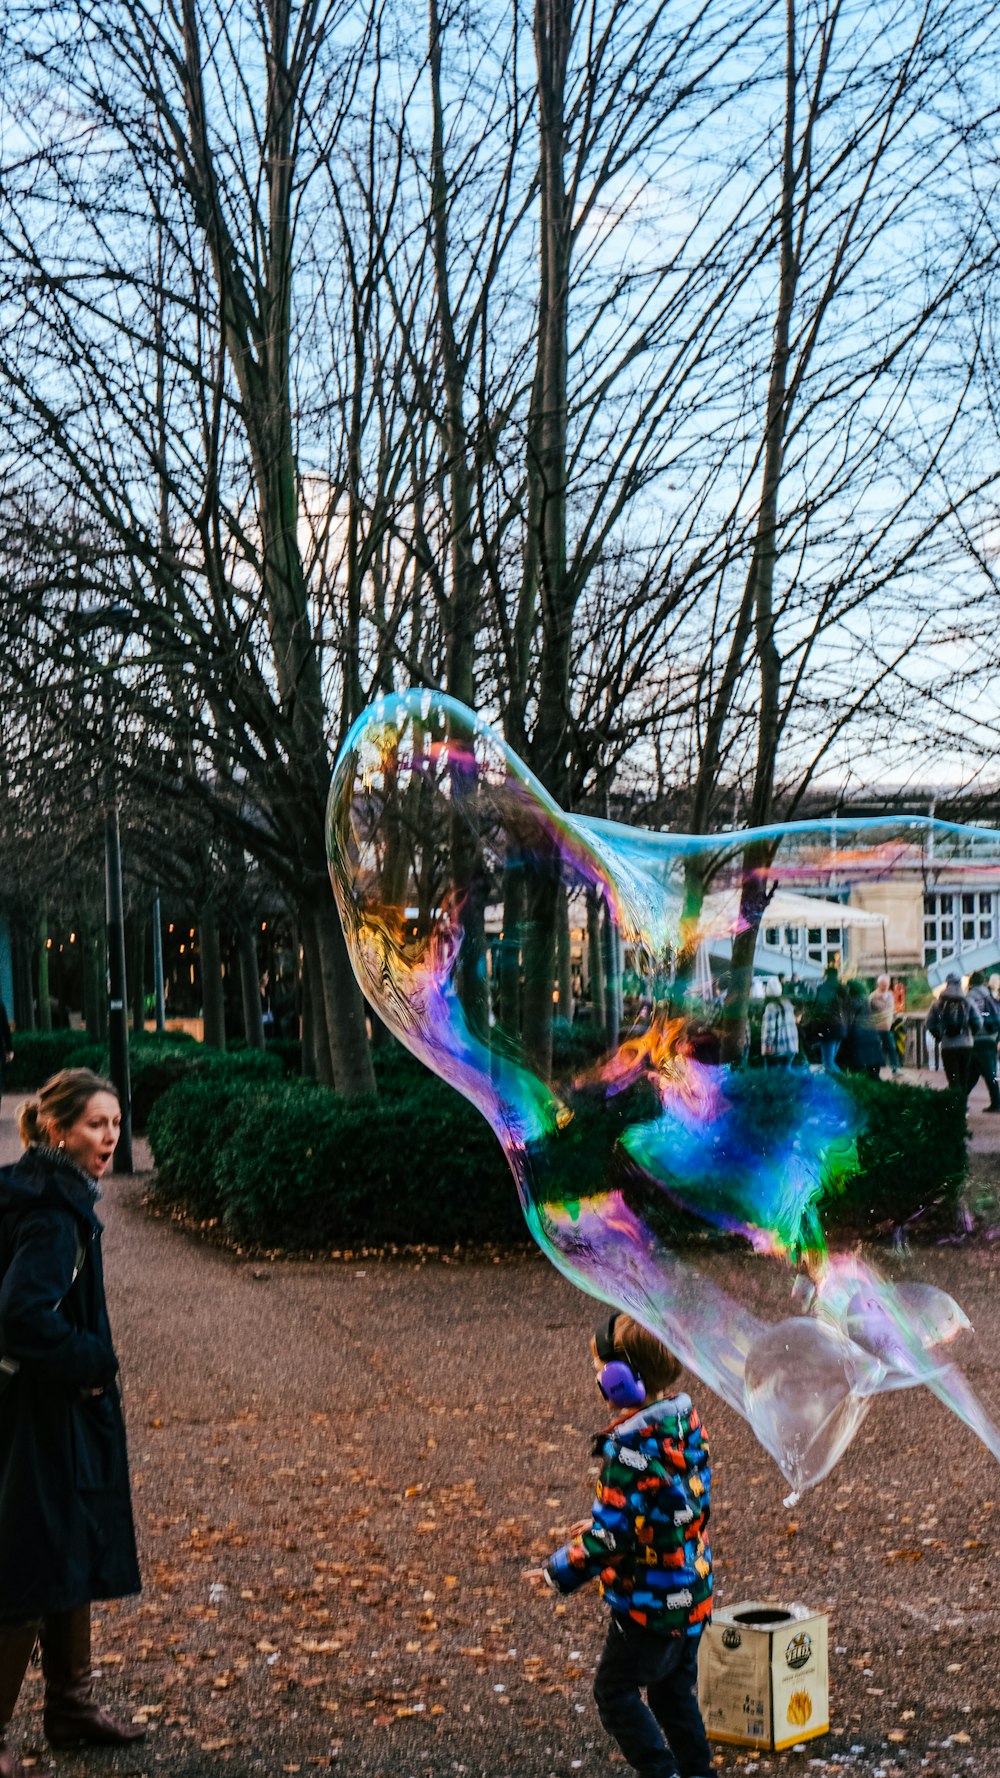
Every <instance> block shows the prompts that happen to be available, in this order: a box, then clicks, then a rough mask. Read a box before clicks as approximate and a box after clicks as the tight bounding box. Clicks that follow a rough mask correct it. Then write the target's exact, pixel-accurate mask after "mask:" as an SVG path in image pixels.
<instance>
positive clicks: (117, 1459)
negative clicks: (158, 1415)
mask: <svg viewBox="0 0 1000 1778" xmlns="http://www.w3.org/2000/svg"><path fill="white" fill-rule="evenodd" d="M120 1122H121V1112H120V1109H119V1105H118V1099H117V1096H116V1093H115V1090H114V1088H113V1087H112V1086H111V1085H109V1083H108V1082H107V1081H106V1080H101V1079H100V1077H99V1076H98V1075H96V1074H92V1073H91V1072H90V1070H89V1069H87V1068H69V1069H66V1070H64V1071H63V1072H62V1073H61V1074H55V1075H53V1077H52V1079H51V1080H49V1081H47V1082H46V1084H45V1086H44V1087H43V1088H42V1090H41V1092H40V1093H39V1094H38V1096H37V1098H35V1099H32V1100H29V1101H28V1103H27V1104H26V1105H22V1107H21V1110H20V1112H19V1115H18V1127H19V1129H20V1133H21V1140H22V1142H24V1143H25V1145H26V1149H25V1153H24V1154H23V1155H22V1157H21V1159H20V1161H18V1163H17V1165H16V1166H14V1167H5V1168H3V1169H0V1391H2V1393H0V1778H27V1774H26V1772H25V1768H24V1766H23V1765H22V1764H21V1761H20V1760H19V1759H18V1758H17V1756H16V1755H15V1754H14V1752H13V1751H12V1750H11V1749H9V1748H7V1747H6V1746H5V1733H6V1730H7V1726H8V1724H9V1723H10V1719H11V1717H12V1716H13V1713H14V1706H15V1704H16V1702H17V1697H18V1693H19V1692H20V1689H21V1683H22V1681H23V1679H24V1674H25V1671H26V1669H27V1666H28V1662H29V1661H30V1659H31V1655H32V1651H33V1648H34V1645H35V1641H36V1639H37V1640H38V1641H40V1643H41V1652H42V1673H43V1676H44V1680H45V1715H44V1727H45V1734H46V1736H47V1738H48V1740H49V1742H50V1743H51V1745H52V1746H53V1747H79V1746H84V1745H102V1746H112V1747H113V1746H120V1745H121V1744H123V1743H124V1742H128V1741H138V1740H140V1739H141V1738H142V1735H143V1734H144V1730H143V1729H141V1728H139V1727H136V1726H132V1725H126V1724H124V1723H119V1722H115V1721H114V1719H113V1718H112V1717H110V1716H108V1715H107V1714H106V1713H105V1711H103V1710H101V1709H100V1708H99V1707H98V1706H97V1704H96V1703H95V1702H94V1698H93V1688H92V1681H91V1660H90V1602H91V1600H92V1599H117V1598H120V1597H121V1596H122V1595H123V1594H126V1593H137V1592H138V1591H139V1587H140V1581H139V1565H138V1562H137V1560H136V1551H135V1533H134V1530H133V1525H132V1505H131V1499H130V1495H129V1480H128V1457H127V1453H126V1448H125V1423H124V1420H123V1418H122V1410H121V1403H120V1400H119V1395H118V1388H117V1382H116V1379H117V1374H118V1360H117V1358H116V1357H115V1353H114V1348H113V1346H112V1343H111V1328H110V1326H109V1324H108V1312H107V1307H106V1304H105V1298H104V1278H103V1272H102V1267H101V1224H100V1222H99V1221H98V1219H97V1216H96V1215H95V1212H94V1203H95V1200H96V1198H97V1197H98V1195H99V1194H98V1189H97V1182H98V1180H99V1179H101V1178H102V1177H103V1175H104V1173H105V1172H106V1171H107V1169H108V1166H109V1165H110V1162H111V1157H112V1155H113V1154H114V1151H115V1145H116V1143H117V1141H118V1130H119V1125H120Z"/></svg>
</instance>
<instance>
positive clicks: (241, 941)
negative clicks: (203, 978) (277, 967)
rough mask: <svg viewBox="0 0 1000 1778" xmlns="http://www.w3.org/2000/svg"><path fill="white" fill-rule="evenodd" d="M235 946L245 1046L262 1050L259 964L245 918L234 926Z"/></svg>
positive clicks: (262, 1021)
mask: <svg viewBox="0 0 1000 1778" xmlns="http://www.w3.org/2000/svg"><path fill="white" fill-rule="evenodd" d="M236 947H237V954H238V956H239V963H240V991H241V993H242V997H243V1030H244V1034H245V1036H246V1040H247V1048H248V1049H252V1050H262V1049H263V1048H264V1047H265V1046H264V1015H263V1011H262V1009H261V1004H260V964H259V962H258V958H257V942H256V939H255V937H254V932H253V927H252V926H251V925H250V924H249V922H247V921H245V920H241V921H240V923H239V925H238V926H237V928H236Z"/></svg>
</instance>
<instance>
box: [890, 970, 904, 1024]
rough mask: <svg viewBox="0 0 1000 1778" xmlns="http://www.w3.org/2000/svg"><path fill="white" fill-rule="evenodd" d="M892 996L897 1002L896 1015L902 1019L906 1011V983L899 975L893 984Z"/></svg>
mask: <svg viewBox="0 0 1000 1778" xmlns="http://www.w3.org/2000/svg"><path fill="white" fill-rule="evenodd" d="M892 998H893V1000H894V1001H895V1003H896V1017H897V1018H898V1019H901V1018H902V1016H903V1014H904V1013H905V1011H906V983H905V982H904V981H903V980H902V978H901V977H900V976H898V975H897V977H896V979H895V981H894V982H893V984H892Z"/></svg>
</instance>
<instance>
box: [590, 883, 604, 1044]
mask: <svg viewBox="0 0 1000 1778" xmlns="http://www.w3.org/2000/svg"><path fill="white" fill-rule="evenodd" d="M602 905H603V904H602V902H601V899H600V897H599V896H598V895H596V894H595V892H594V890H593V889H588V890H587V966H588V974H589V977H590V1009H591V1024H592V1026H593V1029H594V1030H595V1031H603V1030H604V1027H605V1023H606V1020H607V978H606V976H605V958H604V945H603V943H602V940H601V908H602Z"/></svg>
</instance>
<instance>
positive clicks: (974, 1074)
mask: <svg viewBox="0 0 1000 1778" xmlns="http://www.w3.org/2000/svg"><path fill="white" fill-rule="evenodd" d="M969 1005H970V1006H974V1007H975V1009H976V1011H977V1013H978V1014H979V1017H980V1018H981V1020H982V1022H983V1028H982V1030H981V1031H980V1032H979V1033H978V1035H977V1036H975V1037H974V1038H973V1040H972V1067H971V1070H970V1076H969V1090H970V1092H971V1090H972V1088H973V1087H974V1086H975V1084H976V1081H977V1080H982V1081H984V1082H985V1083H986V1091H987V1093H988V1094H989V1100H990V1102H989V1104H988V1105H987V1107H986V1109H987V1111H1000V1086H998V1085H997V1038H998V1037H1000V1001H997V1000H996V999H995V998H994V996H993V994H991V992H990V990H989V988H988V987H987V985H986V977H985V976H984V974H983V972H982V970H981V969H976V970H974V971H973V973H972V975H971V976H970V977H969Z"/></svg>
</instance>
